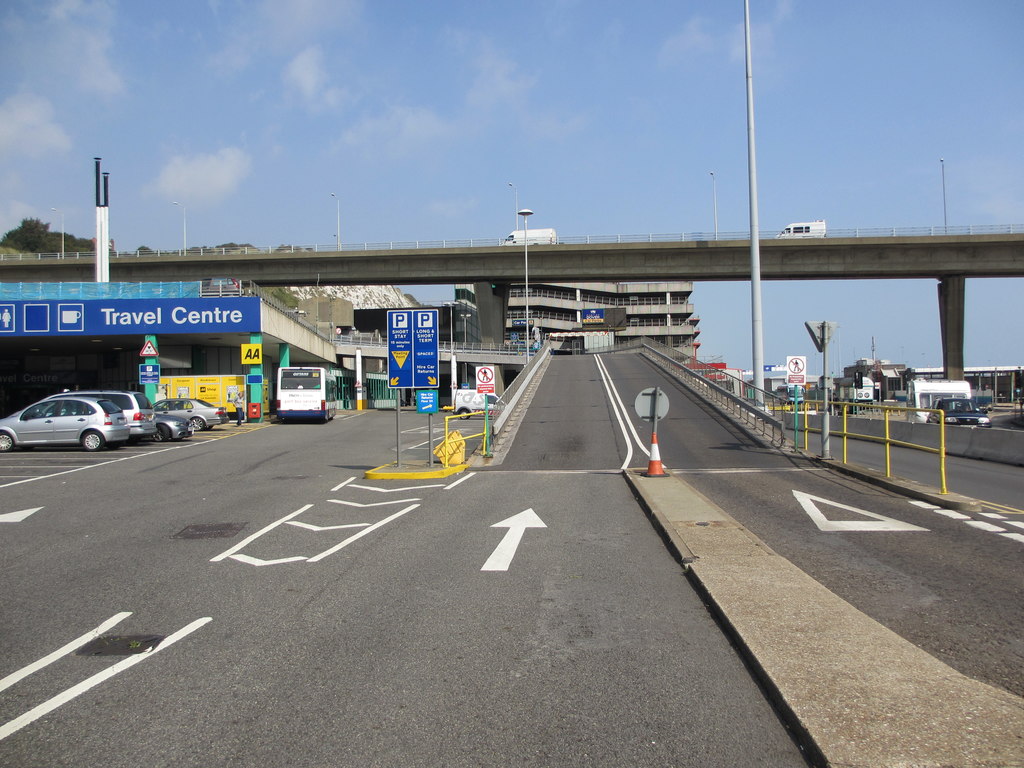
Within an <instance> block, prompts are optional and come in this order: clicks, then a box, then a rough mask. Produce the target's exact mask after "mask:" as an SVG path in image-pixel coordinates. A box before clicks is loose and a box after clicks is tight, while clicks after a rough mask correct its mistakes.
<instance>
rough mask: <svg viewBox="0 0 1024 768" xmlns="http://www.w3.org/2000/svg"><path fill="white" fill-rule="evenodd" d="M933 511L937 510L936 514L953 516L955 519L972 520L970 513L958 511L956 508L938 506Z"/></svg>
mask: <svg viewBox="0 0 1024 768" xmlns="http://www.w3.org/2000/svg"><path fill="white" fill-rule="evenodd" d="M932 511H933V512H935V514H937V515H942V516H943V517H949V518H952V519H953V520H970V519H971V516H970V515H965V514H964V513H963V512H956V511H955V510H952V509H941V508H938V507H937V508H935V509H934V510H932Z"/></svg>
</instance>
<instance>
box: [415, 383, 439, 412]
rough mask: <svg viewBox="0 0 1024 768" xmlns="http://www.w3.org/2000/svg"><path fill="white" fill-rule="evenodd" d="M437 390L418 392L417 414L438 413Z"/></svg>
mask: <svg viewBox="0 0 1024 768" xmlns="http://www.w3.org/2000/svg"><path fill="white" fill-rule="evenodd" d="M437 403H438V401H437V390H436V389H418V390H416V413H437Z"/></svg>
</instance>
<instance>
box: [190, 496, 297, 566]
mask: <svg viewBox="0 0 1024 768" xmlns="http://www.w3.org/2000/svg"><path fill="white" fill-rule="evenodd" d="M312 506H313V505H312V504H307V505H306V506H304V507H300V508H299V509H297V510H295V511H294V512H292V513H291V514H290V515H285V516H284V517H282V518H281V519H280V520H276V521H275V522H273V523H271V524H270V525H268V526H266V527H265V528H263V529H261V530H259V531H256V533H254V534H253V535H252V536H248V537H246V538H245V539H243V540H242V541H240V542H238V543H237V544H235V546H233V547H231V549H228V550H225V551H224V552H221V553H220V554H219V555H217V556H216V557H212V558H210V562H211V563H216V562H218V561H220V560H223V559H224V558H226V557H231V555H233V554H235V552H237V551H238V550H240V549H243V548H244V547H245V546H246V545H248V544H249V543H250V542H253V541H255V540H256V539H258V538H259V537H260V536H262V535H263V534H265V533H267V532H268V531H272V530H274V529H275V528H277V526H279V525H281V524H282V523H286V522H288V521H289V520H291V519H292V518H293V517H298V516H299V515H301V514H302V513H303V512H305V511H306V510H307V509H309V508H310V507H312Z"/></svg>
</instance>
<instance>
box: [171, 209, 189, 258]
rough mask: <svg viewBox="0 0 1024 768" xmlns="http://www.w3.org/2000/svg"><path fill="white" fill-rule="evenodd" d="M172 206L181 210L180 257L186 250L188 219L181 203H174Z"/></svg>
mask: <svg viewBox="0 0 1024 768" xmlns="http://www.w3.org/2000/svg"><path fill="white" fill-rule="evenodd" d="M174 205H176V206H178V207H179V208H181V255H182V256H184V255H185V251H187V250H188V219H187V218H186V213H185V206H184V205H182V204H181V203H174Z"/></svg>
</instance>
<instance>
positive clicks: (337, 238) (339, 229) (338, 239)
mask: <svg viewBox="0 0 1024 768" xmlns="http://www.w3.org/2000/svg"><path fill="white" fill-rule="evenodd" d="M331 197H333V198H334V199H335V200H336V201H337V203H338V228H337V230H335V231H336V233H337V234H336V235H335V241H336V242H337V246H338V250H339V251H340V250H341V198H340V197H338V196H337V195H336V194H334V193H333V192H331Z"/></svg>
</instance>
